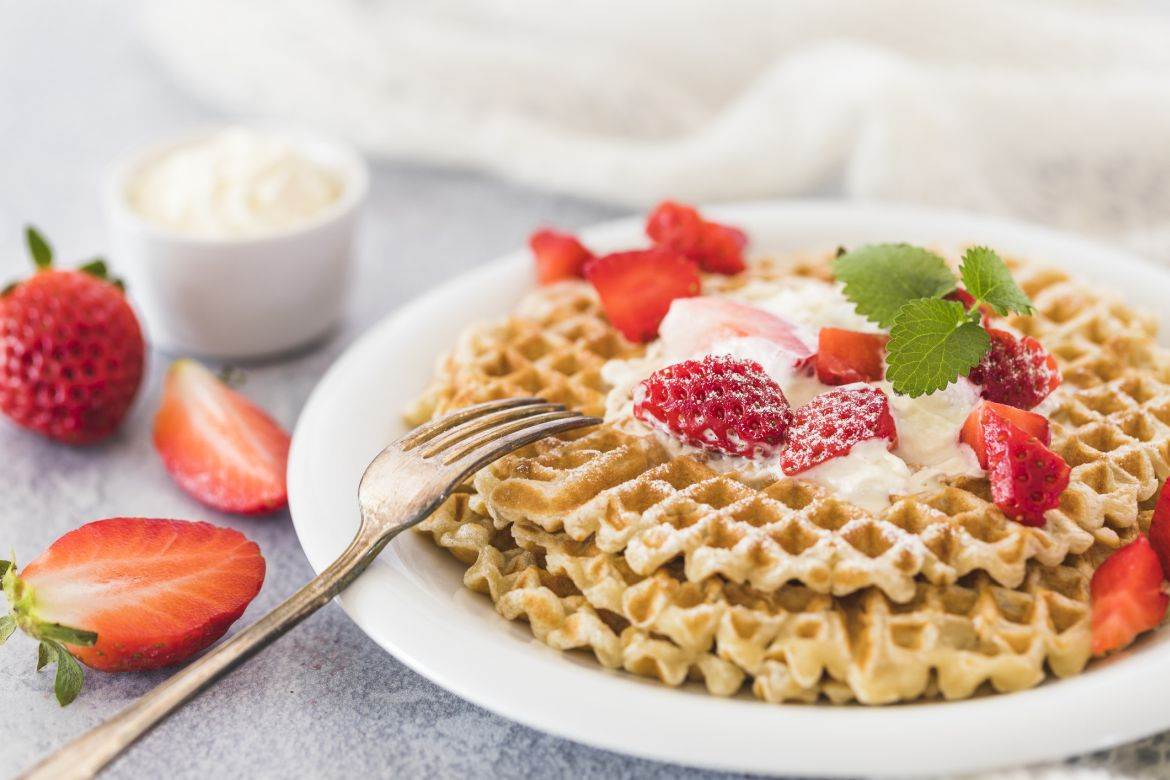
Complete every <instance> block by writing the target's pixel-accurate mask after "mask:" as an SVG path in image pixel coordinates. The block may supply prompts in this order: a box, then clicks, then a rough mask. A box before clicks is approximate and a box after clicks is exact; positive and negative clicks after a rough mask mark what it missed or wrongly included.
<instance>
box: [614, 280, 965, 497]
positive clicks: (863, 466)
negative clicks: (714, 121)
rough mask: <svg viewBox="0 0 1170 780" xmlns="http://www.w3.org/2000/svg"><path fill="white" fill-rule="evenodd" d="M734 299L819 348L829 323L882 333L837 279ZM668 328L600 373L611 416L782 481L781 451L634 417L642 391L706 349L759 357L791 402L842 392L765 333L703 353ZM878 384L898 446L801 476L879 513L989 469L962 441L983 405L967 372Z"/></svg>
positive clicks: (744, 473)
mask: <svg viewBox="0 0 1170 780" xmlns="http://www.w3.org/2000/svg"><path fill="white" fill-rule="evenodd" d="M734 298H735V299H736V300H738V301H741V302H743V303H748V304H750V305H752V306H754V307H757V308H759V309H762V310H764V311H766V312H769V313H771V314H774V315H776V316H777V317H781V318H783V319H784V320H786V321H788V322H790V323H792V324H793V325H794V326H795V327H796V330H797V333H798V334H799V336H800V338H801V339H802V340H803V341H804V342H805V343H806V344H808V345H810V346H811V348H812V349H813V350H814V351H815V349H816V344H817V335H818V333H819V332H820V329H821V328H825V327H833V328H843V329H847V330H855V331H862V332H870V333H880V332H881V330H880V329H879V328H877V327H876V326H875V325H874V324H873V323H871V322H870V321H869V320H867V319H866V318H865V317H863V316H861V315H860V314H858V313H857V311H856V310H855V309H854V307H853V304H852V303H851V302H850V301H849V300H848V299H847V298H846V297H845V296H844V294H843V293H842V292H841V288H840V285H837V284H830V283H827V282H822V281H818V280H814V279H802V278H793V279H787V280H783V281H779V282H754V283H752V284H749V285H747V286H745V287H744V288H741V289H740V290H737V291H736V292H735V293H734ZM663 332H664V337H663V338H661V339H659V340H657V341H655V342H652V343H651V344H650V345H649V346H648V347H647V350H646V353H645V356H643V357H640V358H636V359H633V360H610V361H608V362H606V364H605V365H604V366H603V367H602V372H601V373H602V378H603V379H604V380H605V381H606V382H607V383H609V384H610V385H611V386H612V389H611V390H610V392H609V395H608V396H607V398H606V419H607V420H620V421H622V423H623V425H627V426H631V427H632V428H633V429H636V430H639V431H640V432H649V433H650V435H653V436H655V437H656V438H657V439H658V440H659V441H660V442H661V443H662V444H663V445H664V446H665V447H666V448H667V450H668V451H669V452H671V453H672V454H675V455H682V454H690V455H696V456H698V457H701V458H702V459H703V460H704V461H706V463H707V464H708V465H709V466H710V467H711V468H713V469H715V470H716V471H720V472H731V473H735V474H736V475H737V476H739V477H740V478H743V479H745V480H747V481H748V482H751V483H759V484H762V483H765V482H770V481H774V480H776V479H780V478H782V477H784V476H785V475H784V472H783V470H782V468H781V467H780V462H779V457H777V456H772V457H762V458H750V459H749V458H742V457H736V456H730V455H721V454H718V453H711V452H708V451H705V450H702V449H700V448H697V447H693V446H691V445H688V444H684V443H682V442H680V441H679V440H678V439H676V438H675V437H674V436H672V435H671V434H670V432H669V431H664V430H661V429H659V428H657V427H651V426H647V425H645V424H643V423H642V422H641V421H639V420H637V419H636V418H635V417H634V416H633V396H634V392H635V390H636V388H637V387H638V385H639V384H640V383H641V382H642V381H643V380H645V379H646V378H647V377H649V376H650V375H651V374H652V373H654V372H655V371H657V370H659V369H661V368H665V367H666V366H668V365H671V364H673V363H678V362H680V361H682V360H688V359H691V360H699V359H702V358H703V357H704V356H705V355H730V356H732V357H736V358H742V359H748V360H754V361H755V362H757V363H759V364H760V365H761V366H762V367H763V369H764V371H765V372H766V373H767V374H768V375H769V376H770V377H771V378H772V379H774V380H775V381H776V383H777V384H779V385H780V387H781V389H782V390H783V391H784V395H785V397H786V398H787V399H788V401H789V403H790V404H791V405H792V407H793V408H796V407H798V406H801V405H803V404H805V403H806V402H808V401H809V400H810V399H812V398H813V397H814V396H816V395H819V394H820V393H824V392H828V391H829V390H832V389H834V388H833V387H830V386H828V385H824V384H822V383H821V382H819V381H818V380H817V379H816V377H815V376H809V375H808V374H807V373H806V372H804V371H801V370H799V369H797V368H795V367H794V365H793V358H792V353H791V352H789V351H786V350H785V349H783V348H781V347H780V346H778V345H777V344H776V343H775V342H773V341H770V340H768V339H766V338H762V337H760V336H755V335H744V336H734V335H724V336H723V337H720V338H718V339H716V340H714V341H712V342H711V343H709V344H707V345H705V346H704V347H703V348H702V349H700V350H698V351H696V352H693V353H690V354H679V350H678V349H677V344H672V342H671V340H670V339H669V336H670V335H671V333H670V332H668V331H667V330H665V329H664V331H663ZM684 343H686V342H684ZM876 386H877V387H880V388H881V389H882V391H883V392H885V394H886V396H887V397H888V398H889V402H890V413H891V415H892V416H893V418H894V422H895V425H896V427H897V430H898V444H897V446H896V447H895V448H894V449H893V450H891V449H890V447H889V442H888V441H887V440H885V439H873V440H869V441H864V442H861V443H859V444H856V445H854V446H853V447H852V449H851V450H850V452H849V454H848V455H844V456H841V457H837V458H833V459H831V460H828V461H826V462H824V463H822V464H820V465H817V466H814V467H813V468H811V469H808V470H807V471H804V472H802V473H801V474H799V475H798V478H799V479H804V480H809V481H812V482H816V483H818V484H820V485H823V486H824V487H826V488H827V489H829V490H830V491H831V492H833V493H834V494H835V495H837V496H838V497H840V498H841V499H843V500H845V501H848V502H850V503H852V504H855V505H857V506H860V507H862V508H864V509H868V510H870V511H875V512H876V511H881V510H882V509H884V508H885V507H887V506H889V504H890V498H891V496H902V495H911V494H913V493H918V492H921V491H923V490H927V489H930V488H932V487H935V486H937V485H938V484H940V482H941V480H943V479H945V478H948V477H955V476H960V475H979V474H981V473H982V469H980V467H979V463H978V460H977V459H976V457H975V453H974V451H973V450H972V449H971V448H970V447H969V446H967V445H966V444H963V443H961V442H960V441H959V432H960V430H961V429H962V427H963V423H964V422H965V421H966V419H967V417H968V415H969V414H970V413H971V411H972V409H974V408H975V405H976V404H978V403H979V389H978V388H977V387H976V386H975V385H973V384H972V383H971V382H969V381H968V380H967V379H965V378H960V379H959V380H958V382H956V383H954V384H951V385H948V386H947V387H946V388H945V389H943V390H940V391H938V392H936V393H932V394H930V395H924V396H919V397H918V398H911V397H909V396H906V395H898V394H896V393H894V391H893V388H892V387H891V386H890V385H889V383H888V382H884V381H883V382H879V383H876Z"/></svg>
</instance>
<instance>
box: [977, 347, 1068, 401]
mask: <svg viewBox="0 0 1170 780" xmlns="http://www.w3.org/2000/svg"><path fill="white" fill-rule="evenodd" d="M987 332H988V334H990V336H991V347H990V348H989V349H988V351H987V354H986V355H984V356H983V360H982V361H981V362H980V363H979V365H977V366H975V368H973V369H971V373H970V374H969V376H968V378H969V379H970V380H971V381H972V382H974V383H975V384H977V385H982V386H983V397H984V398H986V399H987V400H989V401H996V402H997V403H1001V404H1007V405H1008V406H1014V407H1016V408H1018V409H1031V408H1032V407H1034V406H1036V405H1037V404H1038V403H1040V402H1041V401H1043V400H1044V399H1045V398H1047V397H1048V394H1049V393H1051V392H1052V391H1053V390H1055V389H1056V388H1057V387H1059V386H1060V369H1059V368H1057V366H1056V358H1054V357H1052V355H1050V354H1048V351H1047V350H1045V349H1044V346H1043V345H1042V344H1041V343H1040V342H1039V341H1037V340H1036V339H1034V338H1032V337H1031V336H1024V337H1023V338H1020V339H1017V338H1016V337H1015V336H1013V335H1012V334H1011V333H1008V332H1007V331H1006V330H999V329H997V328H990V329H989V330H988V331H987Z"/></svg>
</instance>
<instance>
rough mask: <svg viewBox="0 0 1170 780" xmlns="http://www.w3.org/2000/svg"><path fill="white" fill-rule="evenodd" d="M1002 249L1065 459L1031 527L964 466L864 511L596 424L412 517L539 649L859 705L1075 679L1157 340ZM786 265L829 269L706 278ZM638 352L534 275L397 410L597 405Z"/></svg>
mask: <svg viewBox="0 0 1170 780" xmlns="http://www.w3.org/2000/svg"><path fill="white" fill-rule="evenodd" d="M1014 265H1015V268H1014V272H1015V274H1016V276H1017V279H1018V280H1019V281H1020V283H1021V286H1022V287H1023V288H1024V289H1025V290H1026V291H1027V292H1028V293H1029V295H1030V296H1031V297H1032V299H1033V301H1034V302H1035V304H1036V308H1037V313H1036V314H1035V315H1034V316H1032V317H1027V318H1024V317H1013V318H1010V319H1009V320H1008V324H1009V325H1010V326H1011V327H1013V328H1015V329H1016V330H1018V331H1020V332H1023V333H1026V334H1029V335H1034V336H1036V337H1037V338H1039V339H1040V340H1041V341H1042V342H1043V343H1044V344H1045V346H1046V347H1047V348H1048V349H1049V351H1050V352H1052V354H1054V355H1055V356H1056V358H1057V360H1058V362H1059V363H1060V366H1061V369H1062V372H1063V373H1064V376H1065V383H1064V384H1063V385H1062V386H1061V388H1059V389H1058V390H1057V391H1056V392H1055V393H1054V394H1053V395H1052V397H1051V398H1050V399H1049V400H1048V401H1046V402H1045V409H1044V411H1045V413H1046V414H1047V415H1048V416H1049V419H1050V420H1051V423H1052V432H1053V442H1052V448H1053V449H1054V450H1056V451H1057V452H1059V453H1060V454H1061V455H1062V456H1063V457H1064V458H1065V459H1066V461H1067V462H1068V463H1069V465H1070V466H1071V467H1072V473H1071V479H1070V486H1069V488H1068V490H1067V491H1066V492H1065V494H1064V495H1063V496H1062V499H1061V504H1060V506H1059V508H1057V509H1054V510H1051V511H1050V512H1049V513H1048V515H1047V523H1046V525H1045V527H1044V528H1043V529H1036V528H1029V527H1026V526H1023V525H1020V524H1018V523H1015V522H1013V521H1011V520H1009V519H1007V518H1006V517H1005V516H1004V515H1003V514H1002V512H1001V511H1000V510H999V509H998V508H997V507H995V505H994V504H993V502H992V501H991V497H990V488H989V485H988V483H987V481H986V479H985V478H970V477H966V478H962V477H961V478H956V479H954V480H951V481H950V482H948V483H947V484H944V485H942V486H941V487H939V488H937V489H934V490H930V491H927V492H923V493H918V494H915V495H913V496H903V497H897V498H896V500H895V501H894V502H893V503H892V505H891V506H890V507H888V508H887V509H885V510H884V511H882V512H879V513H874V512H869V511H866V510H863V509H861V508H859V507H856V506H853V505H851V504H849V503H847V502H845V501H843V500H841V499H839V498H836V497H835V496H833V495H831V494H830V493H829V492H828V491H826V490H825V489H823V488H821V487H819V486H817V485H814V484H812V483H808V482H802V481H800V480H798V479H781V480H779V481H771V482H768V481H765V482H764V483H759V482H757V481H753V478H750V477H748V476H746V475H738V474H734V473H726V472H725V471H724V470H720V469H718V468H716V466H717V464H716V463H715V462H711V461H707V460H705V459H704V456H702V455H698V456H695V455H677V454H672V453H671V452H668V451H667V449H666V448H665V447H663V445H662V444H661V443H659V442H658V441H657V440H656V439H655V438H654V437H650V436H645V435H643V434H639V433H637V432H635V431H632V430H628V429H626V428H624V427H623V426H622V424H621V423H619V422H611V423H606V424H604V425H601V426H598V427H596V428H594V429H591V430H590V431H588V432H587V433H585V434H584V435H577V436H575V437H572V438H568V437H565V438H562V439H559V440H558V439H552V440H546V441H543V442H540V443H538V444H537V445H534V446H532V447H529V448H527V449H526V450H524V451H522V452H520V453H516V454H514V455H511V456H508V457H506V458H503V459H501V460H499V461H497V462H496V463H495V464H492V465H491V466H489V467H487V468H485V469H484V470H482V471H481V472H479V474H477V475H476V476H475V477H474V479H473V480H472V482H471V483H470V484H469V485H468V486H467V489H468V492H467V493H465V494H463V495H460V496H459V497H457V498H456V499H454V500H453V501H452V502H450V503H449V505H447V506H445V507H444V508H443V509H442V510H441V511H440V512H438V513H436V514H435V515H434V516H433V517H432V518H429V519H428V520H427V521H426V523H424V525H423V530H424V531H426V532H428V533H430V534H431V535H432V537H433V538H434V539H435V541H436V542H437V543H438V544H439V545H440V546H441V547H444V548H446V549H448V550H449V551H451V552H452V553H453V554H454V555H455V556H456V557H457V558H458V559H459V560H461V561H462V562H463V563H464V564H466V565H468V566H469V569H468V570H467V575H466V577H465V582H466V584H467V585H468V586H469V587H472V588H473V589H475V590H477V591H480V592H483V593H486V594H488V595H489V596H490V597H491V599H492V601H493V603H494V604H495V605H496V608H497V610H498V611H499V612H500V613H501V614H502V615H504V616H505V617H507V618H509V619H524V620H527V621H528V622H529V623H530V625H531V626H532V630H533V632H534V634H535V635H536V636H537V637H538V638H539V639H541V640H542V641H544V642H546V643H547V644H549V645H551V646H553V647H556V648H559V649H565V650H568V649H589V650H591V651H592V652H593V653H594V655H595V656H596V657H597V659H598V661H599V662H600V663H601V664H602V665H603V666H606V667H609V668H622V669H626V670H627V671H631V672H634V673H638V674H645V675H649V676H653V677H656V678H658V679H660V680H662V681H663V682H666V683H668V684H671V685H677V684H680V683H681V682H683V681H685V680H687V679H699V680H702V681H704V682H705V684H706V685H707V688H708V689H709V690H710V691H711V692H712V693H716V694H721V695H725V694H730V693H734V692H735V691H738V690H739V689H740V688H741V687H743V686H744V684H745V682H746V683H748V684H750V686H751V689H752V690H753V692H754V693H755V694H756V695H757V696H759V697H760V698H763V699H767V700H770V701H789V700H795V701H815V700H818V699H821V698H824V699H828V700H830V701H834V702H842V701H850V700H856V701H860V702H863V703H867V704H869V703H888V702H893V701H903V700H910V699H915V698H920V697H924V696H942V697H945V698H962V697H966V696H970V695H972V694H974V693H976V692H978V691H983V690H997V691H1010V690H1018V689H1020V688H1025V687H1028V686H1031V685H1035V684H1036V683H1038V682H1039V681H1040V680H1042V679H1043V678H1044V677H1045V675H1046V673H1047V672H1051V673H1053V674H1055V675H1058V676H1063V675H1068V674H1073V673H1076V672H1077V671H1079V670H1080V669H1081V668H1083V666H1084V665H1085V663H1087V661H1088V658H1089V629H1088V593H1087V583H1088V577H1089V575H1090V574H1091V572H1092V568H1093V563H1094V562H1095V561H1097V560H1099V559H1100V558H1101V557H1102V556H1103V555H1104V554H1105V553H1106V552H1108V551H1109V550H1110V549H1112V548H1115V547H1117V546H1118V545H1120V544H1121V543H1123V542H1124V541H1125V540H1127V539H1130V538H1132V536H1133V534H1134V533H1136V529H1137V528H1138V527H1139V526H1140V525H1141V524H1142V522H1143V517H1145V516H1148V512H1146V514H1145V515H1143V513H1142V512H1141V511H1140V510H1141V508H1142V506H1143V505H1145V506H1147V507H1148V504H1149V501H1150V499H1151V498H1152V496H1153V495H1154V494H1155V491H1156V489H1157V486H1158V484H1159V481H1160V480H1161V479H1163V478H1164V477H1165V476H1166V475H1167V473H1170V356H1168V355H1167V354H1166V353H1165V352H1163V351H1162V350H1160V349H1159V348H1157V347H1156V346H1155V344H1154V327H1153V324H1152V321H1151V320H1150V319H1149V318H1147V317H1145V316H1143V315H1140V314H1138V313H1136V312H1134V311H1132V310H1131V309H1129V308H1127V307H1125V306H1124V305H1123V304H1121V303H1120V302H1118V301H1117V300H1114V299H1111V298H1109V297H1107V296H1103V295H1101V293H1100V291H1097V290H1090V289H1088V288H1087V287H1084V286H1082V285H1079V284H1077V283H1075V282H1074V281H1072V280H1070V279H1069V278H1068V277H1067V276H1066V275H1064V274H1062V273H1059V272H1056V271H1050V270H1043V269H1033V268H1030V267H1028V266H1026V265H1023V264H1020V263H1014ZM794 273H796V274H800V275H809V276H819V277H825V276H826V274H827V264H826V263H825V262H824V261H823V259H818V258H812V259H810V258H802V259H800V260H799V261H797V262H792V261H788V262H784V261H766V262H762V263H757V264H755V265H754V266H753V267H752V269H751V270H750V271H749V272H747V273H745V274H741V275H739V276H736V277H711V278H709V279H705V280H704V288H705V291H707V292H712V291H717V290H718V291H729V290H734V289H736V288H737V287H742V286H744V285H746V284H750V283H752V282H755V281H760V280H768V279H773V278H780V277H782V276H786V275H791V274H794ZM640 354H641V348H640V347H638V346H636V345H631V344H629V343H628V342H626V341H625V340H624V339H622V338H621V336H620V335H618V334H617V333H616V332H615V331H614V330H613V329H612V328H610V326H609V325H608V324H607V323H606V322H605V320H604V317H603V315H602V314H601V313H600V310H599V307H598V305H597V303H596V300H595V298H594V297H593V293H592V291H591V290H590V289H589V288H588V287H586V286H584V285H580V284H572V283H569V284H561V285H557V286H554V287H552V288H545V289H542V290H539V291H537V292H536V293H534V294H533V295H532V296H530V297H529V298H528V299H527V300H526V302H525V303H524V304H522V306H521V307H520V308H519V309H518V310H517V311H516V312H515V313H514V314H513V315H512V316H511V317H509V318H507V319H505V320H503V321H501V322H498V323H489V324H485V325H482V326H478V327H475V328H472V329H471V330H469V331H468V332H467V333H466V334H465V335H464V336H463V337H462V338H461V340H460V342H459V344H458V345H457V346H456V348H455V349H454V350H453V351H452V353H451V354H449V355H448V356H446V357H444V358H443V359H442V360H441V361H440V363H439V366H438V369H437V372H436V377H435V380H434V381H433V383H432V384H431V386H430V387H429V388H428V389H427V391H426V392H425V393H424V395H423V397H422V398H421V399H420V401H419V402H418V403H416V404H415V405H414V406H413V407H412V408H411V409H410V410H409V411H408V419H409V420H410V421H411V422H413V423H417V422H422V421H424V420H425V419H429V417H431V416H433V415H435V414H440V413H443V412H445V411H448V410H450V409H453V408H457V407H459V406H463V405H467V404H471V403H476V402H479V401H484V400H491V399H495V398H502V397H509V396H518V395H542V396H544V397H546V398H549V399H550V400H554V401H559V402H562V403H566V404H567V405H569V406H572V407H574V408H578V409H581V410H582V411H586V412H588V413H591V414H598V413H600V412H602V411H604V408H605V395H606V392H607V391H608V389H609V388H608V387H607V386H606V383H605V382H604V380H603V379H602V377H601V366H602V365H603V364H604V363H605V362H606V361H607V360H609V359H611V358H622V359H628V358H630V357H636V356H638V355H640ZM1146 522H1148V520H1147V521H1146Z"/></svg>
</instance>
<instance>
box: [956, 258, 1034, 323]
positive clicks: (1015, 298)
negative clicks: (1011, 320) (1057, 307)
mask: <svg viewBox="0 0 1170 780" xmlns="http://www.w3.org/2000/svg"><path fill="white" fill-rule="evenodd" d="M959 274H960V276H962V278H963V287H965V288H967V292H968V293H970V294H971V295H972V296H973V297H974V298H975V299H977V300H979V301H982V302H983V303H986V304H987V305H988V306H990V307H991V308H992V309H994V310H995V313H996V314H999V315H1005V314H1010V313H1012V312H1015V313H1016V314H1031V313H1032V312H1033V311H1034V309H1033V307H1032V302H1031V301H1030V300H1028V296H1027V295H1025V294H1024V291H1023V290H1021V289H1020V288H1019V287H1018V286H1016V280H1015V279H1012V272H1011V271H1009V270H1008V267H1007V265H1006V264H1005V263H1004V262H1003V260H1001V259H1000V257H999V255H997V254H996V253H995V252H994V251H992V250H990V249H988V248H987V247H985V246H973V247H971V248H970V249H968V250H967V251H966V252H964V253H963V264H962V265H961V266H960V267H959Z"/></svg>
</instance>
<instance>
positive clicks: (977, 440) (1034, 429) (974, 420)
mask: <svg viewBox="0 0 1170 780" xmlns="http://www.w3.org/2000/svg"><path fill="white" fill-rule="evenodd" d="M992 414H994V415H998V416H999V417H1002V418H1003V419H1005V420H1007V421H1008V422H1009V423H1011V424H1012V425H1014V426H1016V427H1017V428H1019V429H1020V430H1022V431H1024V432H1025V433H1027V434H1028V435H1029V436H1035V437H1036V438H1037V439H1039V440H1040V443H1041V444H1043V445H1044V446H1045V447H1047V446H1048V444H1049V442H1050V441H1051V435H1050V434H1049V431H1048V419H1047V418H1046V417H1044V415H1041V414H1036V413H1035V412H1026V411H1024V410H1023V409H1017V408H1016V407H1014V406H1007V405H1005V404H997V403H996V402H995V401H980V402H979V404H978V405H977V406H976V407H975V408H974V409H972V410H971V414H969V415H967V421H966V422H965V423H963V429H962V430H961V431H959V441H961V442H963V443H965V444H969V445H970V446H971V449H973V450H975V456H976V457H977V458H979V465H980V466H981V467H983V468H987V452H986V446H985V444H984V431H983V426H984V424H985V421H986V419H987V417H988V415H992Z"/></svg>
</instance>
